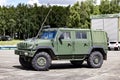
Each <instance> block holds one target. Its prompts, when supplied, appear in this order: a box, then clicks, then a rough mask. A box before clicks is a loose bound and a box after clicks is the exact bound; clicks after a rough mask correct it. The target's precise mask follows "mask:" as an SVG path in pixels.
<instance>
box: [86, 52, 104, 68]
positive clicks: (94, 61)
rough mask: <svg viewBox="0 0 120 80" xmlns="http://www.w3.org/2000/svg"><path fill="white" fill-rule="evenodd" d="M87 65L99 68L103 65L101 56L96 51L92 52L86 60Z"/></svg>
mask: <svg viewBox="0 0 120 80" xmlns="http://www.w3.org/2000/svg"><path fill="white" fill-rule="evenodd" d="M87 64H88V65H89V67H91V68H100V67H101V66H102V64H103V55H102V54H101V53H100V52H98V51H94V52H92V53H91V54H90V56H89V58H88V59H87Z"/></svg>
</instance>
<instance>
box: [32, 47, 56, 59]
mask: <svg viewBox="0 0 120 80" xmlns="http://www.w3.org/2000/svg"><path fill="white" fill-rule="evenodd" d="M42 51H44V52H47V53H48V54H49V55H50V57H51V59H53V60H54V59H56V58H55V57H56V56H55V52H54V50H53V48H51V47H38V48H37V49H36V52H35V54H34V56H35V55H36V54H37V53H38V52H42Z"/></svg>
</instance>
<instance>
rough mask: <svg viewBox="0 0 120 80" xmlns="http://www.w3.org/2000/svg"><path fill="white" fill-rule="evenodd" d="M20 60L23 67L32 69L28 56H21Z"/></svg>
mask: <svg viewBox="0 0 120 80" xmlns="http://www.w3.org/2000/svg"><path fill="white" fill-rule="evenodd" d="M19 62H20V64H21V65H22V67H23V68H26V69H32V65H31V62H30V61H28V58H27V57H24V56H19Z"/></svg>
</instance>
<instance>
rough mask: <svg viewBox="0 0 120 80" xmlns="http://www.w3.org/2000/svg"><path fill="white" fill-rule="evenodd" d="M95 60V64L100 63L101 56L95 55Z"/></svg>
mask: <svg viewBox="0 0 120 80" xmlns="http://www.w3.org/2000/svg"><path fill="white" fill-rule="evenodd" d="M93 62H94V63H95V64H99V62H100V58H99V56H95V57H94V59H93Z"/></svg>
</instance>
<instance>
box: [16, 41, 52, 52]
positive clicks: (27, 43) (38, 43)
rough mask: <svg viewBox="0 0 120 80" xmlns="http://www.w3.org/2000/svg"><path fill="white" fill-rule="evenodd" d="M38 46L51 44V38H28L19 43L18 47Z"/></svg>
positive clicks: (29, 47)
mask: <svg viewBox="0 0 120 80" xmlns="http://www.w3.org/2000/svg"><path fill="white" fill-rule="evenodd" d="M38 46H51V40H45V39H44V40H43V39H27V40H25V41H23V42H21V43H18V44H17V48H18V49H22V50H24V49H32V48H35V47H38Z"/></svg>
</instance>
